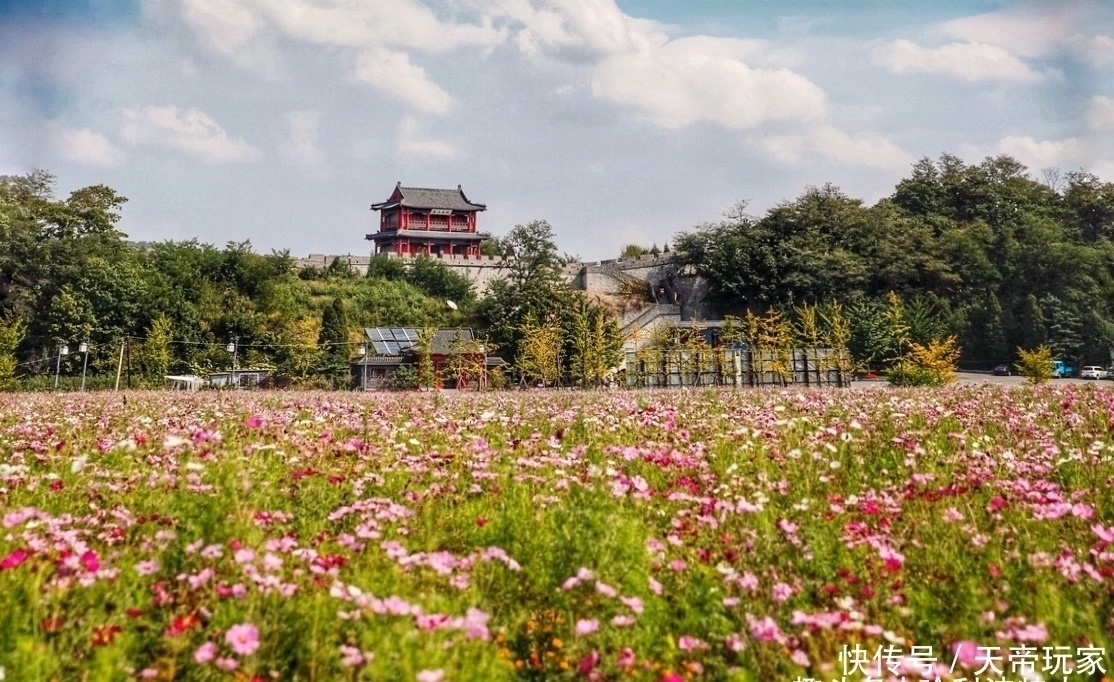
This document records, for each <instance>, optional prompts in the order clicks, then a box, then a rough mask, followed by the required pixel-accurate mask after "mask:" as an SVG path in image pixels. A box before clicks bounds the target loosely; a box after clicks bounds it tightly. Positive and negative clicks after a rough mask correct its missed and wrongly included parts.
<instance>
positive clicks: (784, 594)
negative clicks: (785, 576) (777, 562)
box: [772, 583, 793, 604]
mask: <svg viewBox="0 0 1114 682" xmlns="http://www.w3.org/2000/svg"><path fill="white" fill-rule="evenodd" d="M772 592H773V599H774V601H776V602H777V603H779V604H784V603H785V602H786V601H788V600H789V598H790V597H792V596H793V588H792V587H790V586H788V585H786V584H785V583H778V584H776V585H774V588H773V590H772Z"/></svg>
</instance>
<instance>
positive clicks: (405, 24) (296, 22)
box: [253, 0, 505, 53]
mask: <svg viewBox="0 0 1114 682" xmlns="http://www.w3.org/2000/svg"><path fill="white" fill-rule="evenodd" d="M253 4H254V5H255V6H256V8H257V10H258V12H259V15H260V16H263V17H266V19H267V20H269V21H270V22H272V23H274V25H275V26H277V27H278V28H279V29H280V30H281V31H282V32H283V33H284V34H285V35H287V36H290V37H291V38H295V39H297V40H303V41H306V42H310V43H317V44H321V45H335V46H343V47H356V48H367V47H370V46H374V45H385V46H393V47H403V48H412V49H415V50H420V51H423V52H429V53H444V52H450V51H452V50H456V49H458V48H461V47H466V46H491V45H496V44H498V43H501V42H503V41H504V40H505V34H504V32H502V31H500V30H497V29H495V28H492V26H491V22H490V20H486V21H484V22H482V23H480V24H469V23H462V22H453V21H441V20H440V19H438V18H437V15H436V14H434V12H433V10H431V9H430V8H429V7H427V6H425V5H424V4H422V3H421V2H416V1H415V0H391V1H390V2H368V1H367V0H313V1H310V0H253Z"/></svg>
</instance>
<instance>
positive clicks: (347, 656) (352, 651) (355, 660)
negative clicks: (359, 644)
mask: <svg viewBox="0 0 1114 682" xmlns="http://www.w3.org/2000/svg"><path fill="white" fill-rule="evenodd" d="M367 661H368V656H367V655H366V654H365V653H364V652H362V651H360V650H359V649H357V648H356V647H354V646H347V645H344V644H342V645H341V647H340V664H341V665H343V666H345V667H346V668H354V667H357V666H361V665H364V664H365V663H367Z"/></svg>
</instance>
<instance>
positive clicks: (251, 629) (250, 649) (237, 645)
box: [224, 623, 259, 656]
mask: <svg viewBox="0 0 1114 682" xmlns="http://www.w3.org/2000/svg"><path fill="white" fill-rule="evenodd" d="M224 641H226V642H228V646H230V647H232V651H234V652H236V653H237V654H239V655H240V656H251V655H252V654H253V653H255V650H256V649H258V648H259V628H257V627H255V626H254V625H252V624H251V623H240V624H239V625H233V626H232V627H230V628H228V632H226V633H225V635H224Z"/></svg>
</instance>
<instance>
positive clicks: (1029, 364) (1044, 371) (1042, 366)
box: [1013, 345, 1055, 384]
mask: <svg viewBox="0 0 1114 682" xmlns="http://www.w3.org/2000/svg"><path fill="white" fill-rule="evenodd" d="M1017 358H1018V359H1017V362H1015V363H1014V365H1013V366H1014V367H1016V368H1017V371H1018V373H1019V374H1021V376H1023V377H1025V380H1026V381H1028V382H1029V383H1030V384H1043V383H1044V382H1046V381H1048V380H1049V379H1051V378H1052V377H1053V376H1055V372H1053V371H1052V363H1053V362H1054V358H1053V357H1052V349H1051V348H1049V347H1048V346H1044V345H1042V346H1037V347H1036V348H1034V349H1033V350H1031V351H1027V350H1025V349H1024V348H1018V349H1017Z"/></svg>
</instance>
